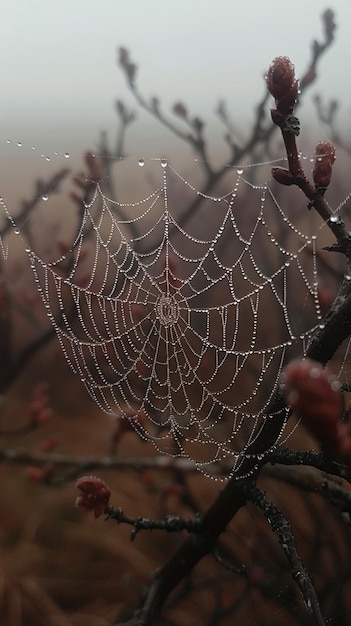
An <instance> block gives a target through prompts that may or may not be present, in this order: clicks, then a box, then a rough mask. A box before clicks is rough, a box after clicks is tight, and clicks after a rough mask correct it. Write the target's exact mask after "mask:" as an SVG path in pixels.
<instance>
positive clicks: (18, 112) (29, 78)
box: [0, 0, 351, 156]
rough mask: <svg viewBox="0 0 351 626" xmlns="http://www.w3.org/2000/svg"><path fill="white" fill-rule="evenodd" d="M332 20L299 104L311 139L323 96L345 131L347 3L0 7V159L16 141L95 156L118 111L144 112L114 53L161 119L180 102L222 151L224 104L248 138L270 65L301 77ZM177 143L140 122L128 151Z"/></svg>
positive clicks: (11, 2) (147, 121)
mask: <svg viewBox="0 0 351 626" xmlns="http://www.w3.org/2000/svg"><path fill="white" fill-rule="evenodd" d="M326 8H332V9H333V10H334V11H335V14H336V22H337V31H336V41H335V43H334V45H333V46H332V47H331V49H329V50H328V51H327V53H326V55H325V56H323V58H322V59H321V62H320V64H319V66H318V73H319V77H318V80H317V81H316V82H315V84H314V85H313V87H312V89H310V90H309V91H308V94H307V93H306V95H305V97H304V106H303V109H301V112H300V118H301V122H302V124H303V123H304V121H305V123H308V130H309V132H311V131H313V128H314V124H315V117H316V116H315V110H314V107H313V104H312V103H311V99H312V95H313V94H314V93H317V92H318V93H320V94H321V95H322V96H323V97H324V98H325V99H326V100H329V99H331V98H333V99H337V100H339V102H340V105H341V106H340V112H339V118H340V122H341V123H343V124H347V125H349V123H350V115H351V111H350V101H349V96H348V91H349V90H348V86H349V60H350V57H351V54H350V53H351V43H350V25H351V3H350V2H349V1H348V0H330V2H328V1H327V0H326V2H321V0H308V2H306V0H295V2H294V3H290V2H288V1H281V2H277V1H276V0H264V1H260V0H245V1H243V0H242V1H241V2H239V1H237V0H220V1H217V2H215V1H214V0H205V1H202V2H199V1H198V0H187V1H186V2H185V1H181V2H169V1H167V0H148V1H144V0H130V1H126V0H124V1H122V0H74V1H73V2H72V0H59V1H58V0H31V1H30V2H29V1H28V0H1V1H0V75H1V104H0V109H1V116H0V129H1V130H0V149H1V152H2V154H4V151H6V150H8V146H7V145H6V141H7V140H11V142H15V143H16V142H17V141H20V142H21V143H23V145H25V143H26V142H28V143H30V144H34V145H36V146H38V148H39V147H40V148H41V149H42V150H44V151H45V152H50V151H51V153H54V152H55V151H60V152H62V153H64V152H65V151H67V152H69V153H70V154H71V155H72V156H73V155H75V154H76V155H77V154H79V153H81V152H82V151H84V150H86V149H89V148H90V149H94V147H96V145H97V141H98V138H99V136H100V133H101V131H102V130H106V131H107V132H108V133H112V135H111V136H114V135H113V134H114V133H115V130H116V125H117V117H116V114H115V111H114V102H115V101H116V99H117V98H119V99H121V100H123V101H124V102H125V103H126V104H127V105H128V106H130V107H131V108H134V109H137V106H136V104H135V102H134V100H133V97H132V95H131V94H130V93H129V92H128V88H127V86H126V83H125V79H124V76H123V73H122V72H121V70H120V68H119V67H118V65H117V62H116V58H117V49H118V47H119V46H125V47H126V48H127V49H128V50H129V51H130V54H131V58H132V61H134V62H135V63H136V64H137V66H138V73H137V83H138V86H139V89H140V91H141V92H142V93H143V94H144V95H145V96H146V97H148V98H149V97H152V96H158V97H159V98H160V100H161V103H162V106H163V107H164V110H165V111H168V110H170V109H171V108H172V106H173V105H174V103H175V102H177V101H182V102H184V103H185V104H186V106H187V107H188V109H189V112H190V113H191V114H192V115H194V116H195V115H198V116H200V117H201V118H203V119H204V120H205V121H206V123H207V125H208V129H209V132H210V133H211V135H212V137H213V138H214V141H218V142H221V141H222V136H223V127H221V125H220V123H219V122H218V121H217V118H216V116H215V114H214V111H215V109H216V106H217V104H218V101H219V99H224V100H225V102H226V103H227V106H228V110H229V111H230V112H231V115H232V117H233V119H234V120H235V121H236V123H237V124H238V128H239V130H240V132H241V133H242V134H243V136H245V129H246V128H249V127H250V123H252V120H253V119H254V115H255V112H254V107H255V105H256V104H257V103H258V101H259V100H260V99H261V98H262V95H263V93H264V88H265V87H264V82H263V76H264V73H265V71H266V69H267V67H268V65H269V63H270V61H271V60H272V58H273V57H275V56H277V55H287V56H289V57H290V58H291V60H292V61H293V62H294V63H295V66H296V74H297V76H299V75H300V74H302V72H303V71H304V70H305V69H306V67H307V64H308V61H309V58H310V46H311V42H312V40H313V39H319V40H321V39H322V38H323V34H322V24H321V19H320V16H321V14H322V13H323V11H324V10H325V9H326ZM319 135H320V131H319ZM171 141H175V139H174V138H172V136H171V135H170V134H169V133H168V132H167V131H165V130H164V129H161V128H160V125H159V124H158V123H157V122H156V121H154V120H152V119H151V118H150V117H149V116H148V115H147V114H145V113H142V112H140V111H139V112H138V121H137V123H136V124H133V125H132V127H131V128H130V130H129V133H128V143H127V148H128V149H129V153H134V152H135V154H138V153H140V151H142V152H143V153H146V154H155V153H158V152H159V151H162V150H164V149H165V147H167V150H168V152H169V151H170V149H171ZM184 150H186V151H187V154H189V148H188V147H186V146H184ZM5 154H6V152H5ZM7 154H9V153H8V152H7Z"/></svg>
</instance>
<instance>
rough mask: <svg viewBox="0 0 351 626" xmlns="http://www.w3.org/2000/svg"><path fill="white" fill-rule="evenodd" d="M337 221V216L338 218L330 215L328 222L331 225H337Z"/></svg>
mask: <svg viewBox="0 0 351 626" xmlns="http://www.w3.org/2000/svg"><path fill="white" fill-rule="evenodd" d="M339 220H340V218H339V216H338V215H332V216H331V217H330V218H329V222H332V223H333V224H337V223H338V221H339Z"/></svg>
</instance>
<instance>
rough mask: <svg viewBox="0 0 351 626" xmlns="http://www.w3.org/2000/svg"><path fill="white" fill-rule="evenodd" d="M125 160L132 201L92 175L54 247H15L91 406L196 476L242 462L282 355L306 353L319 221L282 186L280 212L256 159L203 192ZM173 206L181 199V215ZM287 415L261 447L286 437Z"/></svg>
mask: <svg viewBox="0 0 351 626" xmlns="http://www.w3.org/2000/svg"><path fill="white" fill-rule="evenodd" d="M128 161H129V164H128V167H129V171H130V170H131V162H130V160H128ZM134 165H135V167H134V169H133V176H134V182H135V188H134V190H133V191H132V192H131V191H130V188H129V195H134V196H135V198H134V197H133V198H132V201H129V202H122V201H118V202H117V201H116V200H114V199H112V198H110V197H109V195H108V193H107V192H106V190H105V189H104V185H103V183H101V184H100V183H98V184H96V185H95V188H94V192H93V194H92V196H91V198H90V199H89V201H88V202H85V203H84V207H83V212H82V216H81V217H82V219H81V223H80V226H79V229H78V233H77V236H76V238H75V240H74V242H73V244H72V246H71V248H70V249H69V250H67V251H65V253H64V254H62V255H61V256H60V257H59V258H57V259H55V260H54V261H50V262H48V261H45V260H44V259H43V258H41V256H40V255H39V254H37V253H36V252H35V250H33V249H32V248H31V247H30V246H28V245H27V246H26V252H27V254H28V255H29V258H30V263H31V267H32V269H33V272H34V276H35V280H36V283H37V287H38V290H39V292H40V294H41V297H42V300H43V302H44V305H45V308H46V310H47V314H48V317H49V319H50V321H51V323H52V324H53V326H54V328H55V331H56V333H57V337H58V340H59V342H60V345H61V348H62V350H63V352H64V354H65V357H66V359H67V362H68V363H69V365H70V367H71V368H72V370H73V372H75V373H76V374H77V375H78V376H79V377H80V379H81V381H82V383H83V385H84V386H85V388H86V390H87V391H88V393H89V394H90V396H91V397H92V398H93V400H94V401H95V402H96V404H97V405H98V406H99V407H100V408H101V409H102V410H103V411H105V412H107V413H110V414H111V415H120V416H122V417H123V418H125V419H128V420H129V421H130V423H131V424H132V426H133V427H134V429H135V430H136V432H137V433H138V434H139V435H140V436H141V437H142V438H144V439H145V440H148V441H151V442H152V443H153V444H154V445H155V447H156V448H157V450H159V451H160V452H161V453H162V454H165V455H170V456H183V457H187V458H190V459H192V460H193V461H195V463H196V464H197V466H198V468H199V469H200V470H201V471H202V472H203V473H205V474H208V475H211V473H212V468H213V465H212V464H213V463H224V464H225V463H227V465H228V461H229V462H230V467H231V469H230V470H229V473H230V472H234V471H236V472H238V473H240V465H241V462H242V460H243V459H244V458H245V455H246V454H247V451H248V449H249V448H250V450H251V447H252V444H253V443H254V442H255V440H256V438H257V437H258V436H259V434H260V431H261V428H262V424H263V423H264V421H265V420H266V419H267V418H268V417H269V418H272V417H273V418H274V416H272V415H268V407H269V404H270V401H271V399H272V397H273V396H274V394H275V392H276V391H277V388H278V386H279V380H280V374H281V370H282V367H283V365H284V363H285V362H286V360H287V358H291V356H292V355H294V354H300V355H301V354H305V352H306V348H307V345H308V343H309V340H310V338H311V335H312V334H313V333H314V331H315V330H316V328H317V327H318V325H320V324H321V318H322V315H321V309H320V303H319V297H318V281H317V256H316V248H317V246H316V240H317V235H316V234H315V232H318V228H317V227H314V226H313V223H312V222H313V220H312V218H310V215H309V216H308V217H309V218H310V219H308V220H306V217H304V218H303V219H302V217H301V212H299V211H298V210H297V209H296V199H294V200H293V201H292V200H291V199H290V197H289V195H288V196H286V192H287V190H286V189H284V194H285V196H284V197H287V202H286V205H287V207H288V208H286V209H284V210H283V208H282V207H281V205H280V202H278V200H277V198H276V196H275V193H274V191H273V186H272V184H271V183H272V181H270V179H269V178H267V179H264V178H263V181H262V182H259V183H257V182H255V183H254V182H252V179H253V178H257V176H258V174H257V173H258V172H261V170H262V172H263V175H265V167H264V166H262V167H256V170H255V176H252V170H251V169H250V168H252V167H253V166H248V167H246V168H238V169H233V168H231V169H230V170H228V178H227V187H226V188H227V189H229V191H227V192H226V193H224V194H223V195H216V196H211V195H206V194H204V193H203V192H202V191H201V190H200V188H198V187H197V186H194V185H193V184H192V183H191V182H189V180H188V179H187V178H186V177H183V176H182V175H181V174H179V173H178V171H176V170H175V169H174V168H173V167H172V166H171V165H170V164H169V163H168V162H167V161H166V160H165V159H163V160H162V159H149V160H144V159H140V160H139V163H135V161H134ZM263 165H266V166H267V164H263ZM266 169H267V167H266ZM146 172H147V174H148V176H147V186H148V188H147V189H146V188H145V184H144V186H143V185H142V184H141V182H140V181H141V178H142V175H143V177H144V174H145V173H146ZM249 178H250V180H249ZM144 179H145V177H144ZM289 191H290V190H289ZM291 197H293V196H291ZM45 200H47V198H45ZM182 206H190V207H192V210H191V211H188V214H187V216H186V219H185V217H184V212H182ZM304 210H305V212H306V209H304ZM10 219H12V218H11V217H10ZM12 222H13V225H14V227H15V228H16V232H18V229H17V227H16V225H15V222H14V221H13V220H12ZM311 233H313V234H311ZM82 268H83V270H84V275H85V276H86V277H88V278H87V279H86V280H85V282H84V281H82ZM287 418H288V413H287V412H286V415H285V420H284V422H283V424H282V429H281V431H280V433H279V435H278V436H277V439H276V441H273V442H272V448H274V447H275V446H277V445H278V444H281V443H282V442H283V441H284V440H285V437H287V436H288V435H287V433H286V428H285V426H286V421H287Z"/></svg>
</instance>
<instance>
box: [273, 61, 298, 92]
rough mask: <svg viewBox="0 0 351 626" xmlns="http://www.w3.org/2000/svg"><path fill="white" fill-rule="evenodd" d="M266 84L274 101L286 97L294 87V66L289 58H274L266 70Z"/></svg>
mask: <svg viewBox="0 0 351 626" xmlns="http://www.w3.org/2000/svg"><path fill="white" fill-rule="evenodd" d="M266 83H267V87H268V90H269V92H270V93H271V94H272V96H273V97H274V98H275V99H276V100H280V99H281V98H283V97H284V96H286V95H287V94H288V93H289V91H290V90H291V88H292V87H293V86H294V85H295V83H296V80H295V66H294V65H293V63H292V62H291V61H290V59H289V57H275V59H273V61H272V63H271V64H270V66H269V68H268V72H267V75H266Z"/></svg>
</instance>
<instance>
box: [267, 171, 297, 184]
mask: <svg viewBox="0 0 351 626" xmlns="http://www.w3.org/2000/svg"><path fill="white" fill-rule="evenodd" d="M272 176H273V178H274V180H276V181H277V182H278V183H280V184H281V185H287V186H289V185H294V184H295V178H294V176H293V175H292V174H291V173H290V172H289V170H286V169H284V168H283V167H272Z"/></svg>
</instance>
